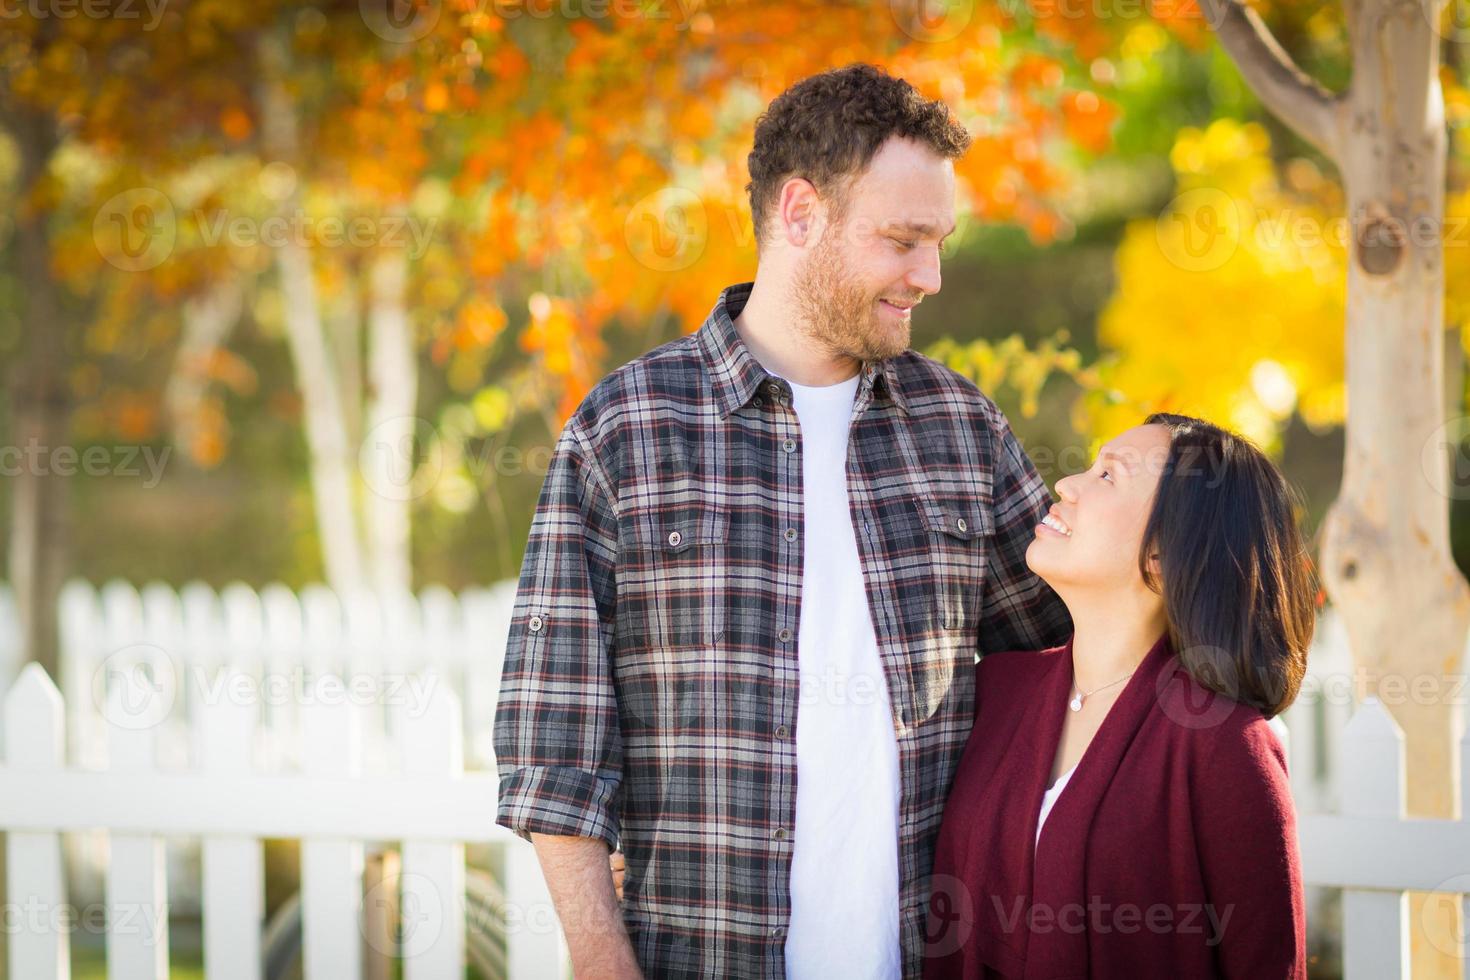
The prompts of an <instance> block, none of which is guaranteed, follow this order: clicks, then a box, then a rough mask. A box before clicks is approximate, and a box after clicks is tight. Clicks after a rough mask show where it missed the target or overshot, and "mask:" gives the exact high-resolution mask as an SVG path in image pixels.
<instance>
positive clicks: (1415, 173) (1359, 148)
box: [1202, 0, 1470, 978]
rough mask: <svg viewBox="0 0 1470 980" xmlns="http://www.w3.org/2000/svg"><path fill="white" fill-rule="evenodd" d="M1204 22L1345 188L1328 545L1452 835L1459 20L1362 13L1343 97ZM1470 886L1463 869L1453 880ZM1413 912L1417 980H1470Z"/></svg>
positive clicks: (1430, 924)
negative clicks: (1451, 73)
mask: <svg viewBox="0 0 1470 980" xmlns="http://www.w3.org/2000/svg"><path fill="white" fill-rule="evenodd" d="M1202 6H1203V8H1204V10H1205V13H1206V15H1207V16H1208V17H1209V18H1210V22H1211V24H1212V25H1213V26H1214V27H1215V30H1216V33H1217V35H1218V36H1219V38H1220V43H1221V45H1222V46H1223V47H1224V48H1225V49H1226V51H1227V52H1229V54H1230V56H1231V58H1232V59H1234V61H1235V63H1236V65H1237V66H1238V67H1239V68H1240V71H1241V74H1242V75H1243V76H1244V77H1245V79H1246V81H1247V82H1249V83H1250V85H1251V88H1252V89H1253V90H1254V91H1255V92H1256V94H1257V95H1258V96H1259V97H1260V98H1261V101H1262V102H1263V103H1265V105H1266V106H1267V108H1269V109H1271V111H1272V112H1274V113H1275V114H1276V115H1277V116H1278V117H1280V118H1281V119H1283V120H1284V121H1285V122H1287V123H1288V124H1290V125H1291V126H1292V128H1293V129H1295V130H1296V131H1297V132H1298V133H1300V134H1301V135H1302V136H1303V138H1305V139H1307V140H1308V141H1310V142H1311V143H1313V144H1314V145H1315V146H1317V147H1318V148H1319V149H1321V150H1322V152H1323V153H1325V154H1326V155H1327V156H1329V157H1331V158H1332V159H1333V160H1334V161H1335V162H1336V163H1337V165H1338V168H1339V170H1340V171H1341V172H1342V178H1343V184H1344V188H1345V190H1346V194H1347V207H1348V221H1349V227H1350V228H1351V229H1352V237H1353V242H1352V248H1351V254H1350V260H1349V266H1348V296H1347V325H1346V329H1347V389H1348V392H1347V399H1348V412H1347V453H1346V458H1345V460H1344V466H1343V480H1342V488H1341V491H1340V493H1339V495H1338V499H1337V501H1336V503H1334V505H1333V506H1332V508H1331V510H1330V511H1329V512H1328V515H1327V520H1326V522H1325V525H1324V527H1323V541H1322V555H1321V565H1322V578H1323V581H1324V583H1325V585H1326V586H1327V593H1328V595H1329V596H1330V597H1331V599H1332V602H1333V605H1334V606H1335V608H1336V609H1337V611H1338V613H1339V614H1340V615H1341V616H1342V618H1343V621H1344V623H1345V625H1346V627H1347V632H1348V640H1349V643H1350V645H1351V647H1352V651H1353V660H1354V665H1355V667H1356V669H1357V671H1358V672H1359V674H1360V676H1361V678H1362V684H1361V686H1360V687H1359V688H1358V693H1359V694H1360V695H1372V696H1376V697H1378V698H1379V699H1380V700H1381V701H1382V702H1383V703H1384V705H1385V706H1386V707H1387V708H1388V709H1389V710H1390V711H1391V712H1392V713H1393V716H1394V718H1395V719H1396V720H1397V721H1398V723H1399V725H1400V726H1401V727H1402V728H1403V730H1404V735H1405V737H1406V739H1407V743H1408V744H1407V756H1408V787H1407V789H1408V811H1409V813H1410V815H1412V816H1419V817H1439V818H1448V817H1452V816H1454V809H1455V784H1456V779H1455V767H1454V765H1453V760H1454V755H1455V742H1454V739H1455V730H1456V724H1457V717H1456V705H1455V703H1454V701H1453V699H1452V698H1451V697H1450V696H1449V695H1451V694H1452V693H1453V692H1454V690H1455V688H1454V686H1453V685H1454V678H1453V677H1452V676H1451V675H1452V674H1455V673H1456V672H1458V671H1459V670H1461V669H1462V666H1461V664H1462V660H1463V656H1464V650H1465V642H1466V634H1467V631H1470V586H1467V584H1466V582H1465V580H1464V577H1463V576H1462V575H1461V574H1460V572H1459V570H1458V569H1457V568H1456V566H1455V563H1454V560H1453V558H1452V557H1451V553H1450V538H1449V497H1450V488H1451V487H1450V483H1449V475H1448V462H1449V460H1448V454H1447V453H1446V452H1445V450H1446V448H1447V445H1446V444H1447V442H1450V441H1457V440H1451V439H1447V437H1446V432H1445V414H1446V413H1445V357H1444V329H1445V323H1444V288H1445V282H1444V244H1443V223H1444V197H1445V190H1444V185H1445V161H1446V135H1445V120H1444V94H1443V92H1442V91H1441V89H1440V84H1439V74H1438V72H1439V44H1440V41H1441V38H1440V37H1439V34H1438V30H1437V28H1438V18H1439V14H1440V12H1441V10H1442V8H1443V2H1442V0H1422V2H1420V0H1410V2H1404V0H1347V2H1346V4H1345V12H1346V14H1347V22H1348V28H1349V32H1350V34H1351V37H1352V54H1353V81H1352V84H1351V86H1350V88H1349V90H1348V91H1347V92H1345V93H1343V94H1342V95H1340V96H1334V95H1332V94H1331V93H1329V92H1327V91H1326V90H1325V89H1323V88H1322V87H1321V86H1320V85H1318V84H1317V83H1316V82H1314V81H1313V80H1312V79H1310V78H1309V77H1307V76H1306V75H1304V74H1303V73H1302V72H1301V71H1300V69H1298V68H1297V67H1296V65H1295V64H1293V63H1292V61H1291V59H1290V57H1288V56H1287V55H1286V53H1285V52H1284V51H1282V50H1281V48H1280V46H1279V45H1278V44H1277V43H1276V41H1275V39H1274V38H1273V37H1271V35H1270V33H1269V31H1267V30H1266V28H1265V26H1264V25H1263V24H1262V23H1261V21H1260V19H1259V18H1258V17H1257V16H1256V15H1255V14H1253V13H1251V12H1250V11H1249V10H1248V9H1247V8H1245V7H1244V6H1243V5H1242V4H1241V3H1239V2H1238V0H1202ZM1458 434H1459V433H1453V435H1458ZM1425 690H1428V691H1429V692H1431V693H1430V694H1429V695H1428V696H1425V695H1424V694H1423V692H1424V691H1425ZM1446 857H1447V858H1448V855H1447V856H1446ZM1455 871H1456V869H1455V867H1453V862H1451V864H1450V865H1446V877H1447V878H1448V877H1449V876H1450V875H1452V874H1454V873H1455ZM1409 907H1410V922H1411V927H1410V929H1411V936H1412V939H1411V955H1412V963H1413V966H1412V975H1413V976H1415V977H1426V978H1428V977H1437V978H1458V977H1459V976H1460V961H1459V957H1458V956H1457V955H1456V954H1457V952H1458V947H1459V944H1460V943H1462V942H1463V939H1460V940H1459V941H1458V942H1457V941H1455V939H1456V937H1461V936H1462V935H1463V934H1462V933H1461V932H1460V922H1459V918H1460V911H1459V903H1458V902H1451V901H1446V900H1444V898H1443V897H1440V898H1431V897H1430V896H1427V895H1423V894H1414V893H1411V894H1410V897H1409Z"/></svg>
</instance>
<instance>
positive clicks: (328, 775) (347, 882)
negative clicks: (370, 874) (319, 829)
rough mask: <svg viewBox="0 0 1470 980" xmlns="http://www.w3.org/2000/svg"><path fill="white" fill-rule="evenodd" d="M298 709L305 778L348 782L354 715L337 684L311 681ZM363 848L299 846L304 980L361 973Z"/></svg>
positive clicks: (356, 735) (356, 733)
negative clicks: (360, 913) (299, 710)
mask: <svg viewBox="0 0 1470 980" xmlns="http://www.w3.org/2000/svg"><path fill="white" fill-rule="evenodd" d="M314 681H315V683H314V685H313V688H312V691H313V694H312V696H311V697H310V698H308V699H307V700H306V703H304V704H303V705H302V706H301V733H302V738H303V739H304V740H305V744H304V745H303V747H302V754H303V761H304V766H303V769H304V772H305V774H306V775H307V776H308V777H311V778H313V779H319V780H323V781H327V782H330V781H340V780H346V779H351V778H352V777H353V776H356V775H357V774H358V773H359V772H360V771H361V768H362V766H361V749H362V731H361V722H360V720H359V717H358V712H357V711H355V710H354V706H353V705H352V704H351V703H350V702H349V701H348V700H347V691H346V688H345V686H344V685H343V684H342V682H341V680H340V679H339V678H336V677H333V676H321V677H317V678H314ZM362 871H363V847H362V843H361V842H359V841H354V840H348V839H342V840H309V841H305V842H304V843H303V844H302V845H301V910H302V922H301V924H302V940H303V944H304V947H303V953H304V955H303V962H304V964H305V971H304V973H305V977H306V980H333V978H336V977H343V976H346V977H355V976H359V975H361V973H362V933H361V929H360V927H359V920H358V916H359V912H360V909H361V905H362Z"/></svg>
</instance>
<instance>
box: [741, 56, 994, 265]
mask: <svg viewBox="0 0 1470 980" xmlns="http://www.w3.org/2000/svg"><path fill="white" fill-rule="evenodd" d="M890 136H900V137H906V138H909V139H912V140H916V141H918V142H919V143H922V144H924V145H925V146H928V147H929V148H930V149H932V150H933V151H934V152H935V153H937V154H939V155H940V156H942V157H945V158H947V159H950V160H953V159H957V158H958V157H960V156H963V155H964V153H965V151H966V150H968V149H969V148H970V134H969V132H967V131H966V130H965V127H963V126H961V125H960V124H959V123H958V122H956V121H955V120H954V119H953V118H952V117H951V116H950V112H949V108H948V107H947V106H946V105H945V104H944V103H943V102H940V101H938V100H934V101H930V100H928V99H925V98H924V97H923V96H921V95H920V94H919V93H918V92H917V91H916V90H915V89H914V87H913V86H912V85H910V84H909V83H908V82H906V81H904V80H903V79H901V78H895V77H893V76H892V75H890V74H888V72H886V71H884V70H883V69H882V68H880V67H878V66H876V65H868V64H861V63H858V64H851V65H848V66H846V67H844V68H834V69H832V70H830V71H824V72H822V73H821V74H819V75H812V76H811V77H810V78H805V79H802V80H801V81H799V82H797V83H796V84H795V85H793V86H791V87H790V88H788V89H787V90H786V91H784V92H782V93H781V94H780V95H778V96H776V98H775V100H774V101H772V102H771V104H770V105H769V106H768V107H766V111H765V112H763V113H761V115H760V118H758V119H757V120H756V123H755V145H754V146H753V147H752V148H751V151H750V156H749V157H747V158H746V162H747V166H748V169H749V170H750V183H748V184H746V185H745V190H746V192H747V193H748V194H749V195H750V214H751V219H752V220H753V221H754V223H755V240H756V245H757V247H759V246H761V245H763V244H764V243H765V234H766V231H765V225H766V221H767V219H768V217H769V215H770V212H771V211H772V209H773V208H774V207H775V205H776V200H777V198H778V196H779V195H780V193H781V187H782V185H784V184H785V183H786V181H787V180H789V179H791V178H792V177H804V178H806V179H807V180H809V181H811V182H812V185H813V186H814V187H816V189H817V192H818V193H819V194H821V195H822V196H823V197H824V198H827V199H828V200H829V202H830V204H831V206H832V208H833V211H834V212H835V213H836V214H837V215H838V216H839V217H840V216H841V215H842V214H843V212H844V210H845V207H846V204H847V194H848V191H849V190H850V187H851V183H852V181H853V180H854V179H855V178H857V177H858V176H859V175H860V174H862V173H863V171H865V170H867V168H868V164H869V163H871V162H872V160H873V156H874V154H876V153H877V152H878V148H879V147H881V146H882V145H883V143H884V142H885V141H886V140H887V139H888V138H889V137H890Z"/></svg>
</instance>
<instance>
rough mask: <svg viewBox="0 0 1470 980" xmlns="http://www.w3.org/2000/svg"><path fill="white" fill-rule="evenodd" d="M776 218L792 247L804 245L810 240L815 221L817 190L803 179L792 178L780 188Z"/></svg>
mask: <svg viewBox="0 0 1470 980" xmlns="http://www.w3.org/2000/svg"><path fill="white" fill-rule="evenodd" d="M776 216H777V218H778V219H779V220H780V222H781V227H782V228H783V229H784V232H785V239H786V240H787V241H788V242H790V243H791V244H792V245H798V246H800V245H806V244H807V243H808V242H809V241H810V240H811V235H812V228H813V226H814V225H815V224H816V220H817V189H816V188H815V187H813V186H812V183H811V181H809V180H807V179H806V178H804V177H792V178H791V179H790V180H788V181H786V183H785V184H783V185H782V186H781V197H780V200H779V201H777V206H776Z"/></svg>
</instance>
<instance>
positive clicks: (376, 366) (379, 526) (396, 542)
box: [360, 215, 420, 595]
mask: <svg viewBox="0 0 1470 980" xmlns="http://www.w3.org/2000/svg"><path fill="white" fill-rule="evenodd" d="M400 217H401V215H400ZM368 276H369V295H370V297H371V298H370V300H369V309H368V372H369V375H368V391H369V392H370V401H369V403H368V413H367V433H366V435H365V437H364V439H363V449H362V452H361V454H360V458H361V461H362V468H363V476H364V478H365V480H366V483H367V493H366V496H365V498H364V499H365V506H364V508H363V509H364V512H365V514H366V517H367V535H368V547H369V549H370V554H371V555H372V573H373V580H374V585H375V586H376V587H377V588H378V589H379V590H380V592H381V594H383V595H394V594H397V593H401V592H406V591H408V590H409V589H411V588H412V586H413V573H412V568H413V563H412V556H411V553H410V543H411V542H410V536H409V529H410V523H411V518H412V507H413V498H414V493H415V489H414V482H413V469H414V467H413V464H414V439H415V436H416V435H417V433H418V429H419V428H420V426H418V425H417V424H416V423H417V422H418V420H417V419H416V418H415V417H414V407H415V403H416V401H417V399H418V372H417V362H416V361H415V356H414V338H413V330H412V328H411V327H410V325H409V321H408V313H407V310H406V309H405V302H406V297H405V293H406V291H407V289H408V254H407V252H406V251H405V250H404V249H402V248H391V247H388V246H379V250H378V252H377V253H376V254H375V255H374V257H373V261H372V262H371V264H370V267H369V271H368Z"/></svg>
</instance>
